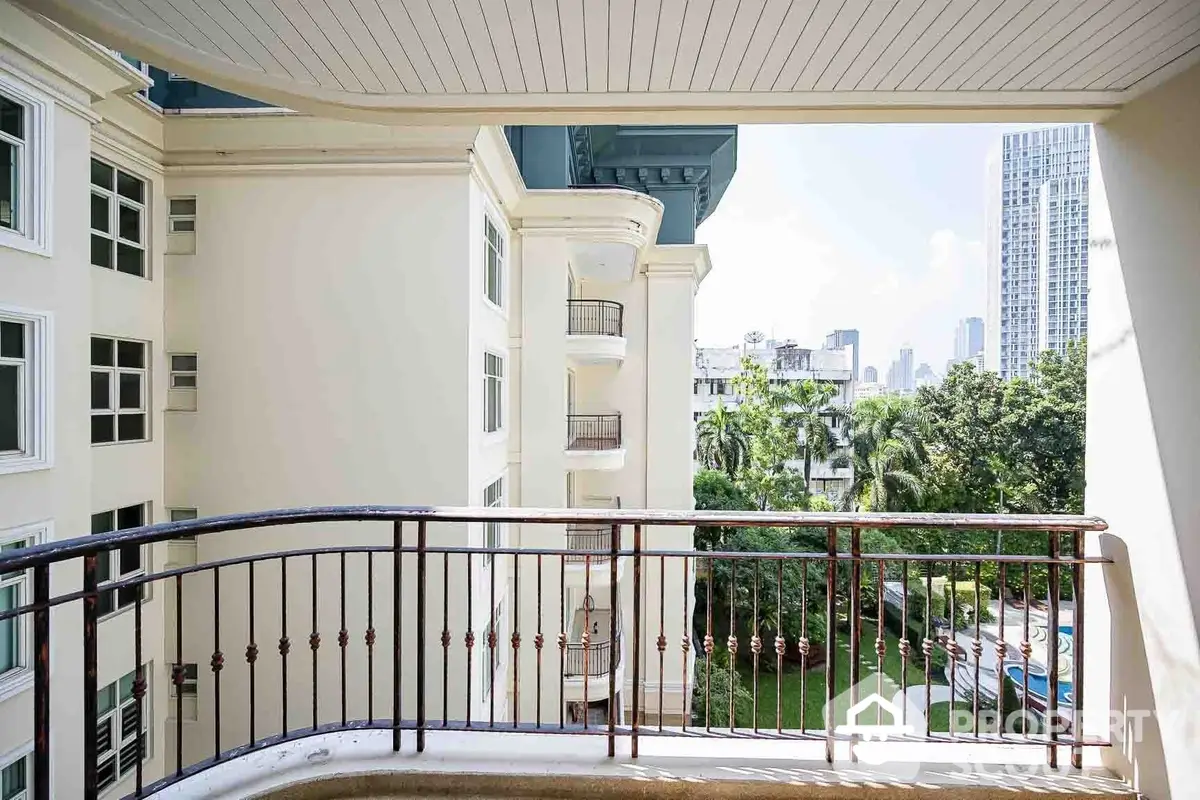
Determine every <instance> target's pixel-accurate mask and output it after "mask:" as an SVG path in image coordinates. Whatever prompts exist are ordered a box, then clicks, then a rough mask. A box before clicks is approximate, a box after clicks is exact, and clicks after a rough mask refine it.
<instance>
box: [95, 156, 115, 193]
mask: <svg viewBox="0 0 1200 800" xmlns="http://www.w3.org/2000/svg"><path fill="white" fill-rule="evenodd" d="M92 183H93V184H95V185H96V186H103V187H104V188H105V189H112V188H113V168H112V167H110V166H109V165H108V164H105V163H104V162H103V161H97V160H96V159H94V158H93V159H92Z"/></svg>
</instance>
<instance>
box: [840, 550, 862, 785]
mask: <svg viewBox="0 0 1200 800" xmlns="http://www.w3.org/2000/svg"><path fill="white" fill-rule="evenodd" d="M862 613H863V612H862V531H860V530H859V529H858V528H851V529H850V705H851V707H853V706H854V705H856V704H857V703H858V680H859V676H860V674H861V673H860V668H861V662H862V650H861V647H862ZM834 638H837V637H836V635H834ZM857 741H858V737H857V736H856V735H855V734H853V733H852V734H850V744H849V749H850V760H851V761H852V762H857V761H858V753H857V752H856V751H855V749H854V745H855V743H856V742H857Z"/></svg>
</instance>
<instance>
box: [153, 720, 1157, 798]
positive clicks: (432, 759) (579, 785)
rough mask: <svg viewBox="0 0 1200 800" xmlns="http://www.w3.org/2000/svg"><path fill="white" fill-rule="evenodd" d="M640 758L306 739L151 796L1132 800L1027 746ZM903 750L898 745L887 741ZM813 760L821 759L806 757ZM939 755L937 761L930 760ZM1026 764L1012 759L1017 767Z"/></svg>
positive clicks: (520, 739)
mask: <svg viewBox="0 0 1200 800" xmlns="http://www.w3.org/2000/svg"><path fill="white" fill-rule="evenodd" d="M640 744H641V752H640V757H639V758H638V759H637V760H636V761H634V760H633V759H631V758H630V757H629V740H628V739H618V741H617V756H616V758H613V759H610V758H607V756H606V752H607V751H606V738H605V737H604V736H595V735H591V736H586V735H579V736H537V735H525V736H513V735H510V734H495V733H465V732H439V731H436V730H433V731H430V732H429V733H428V734H427V745H426V750H425V752H424V753H423V754H420V755H418V754H416V753H415V752H414V750H415V736H414V734H413V733H411V732H405V733H404V735H403V743H402V747H401V750H400V752H399V753H394V752H393V751H392V748H391V733H390V732H389V731H380V730H376V731H359V732H343V733H333V734H327V735H323V736H314V737H312V738H309V739H305V740H300V741H294V742H290V743H287V744H284V745H280V746H278V747H273V748H270V749H268V750H264V751H260V752H257V753H252V754H250V755H248V756H246V757H244V758H241V759H238V760H236V761H231V762H229V763H226V764H222V765H219V766H217V767H214V768H212V769H210V770H208V771H206V772H204V773H201V774H200V775H197V776H194V777H193V778H190V779H187V780H185V781H182V782H181V783H179V784H176V785H175V786H172V787H170V788H168V789H166V790H164V791H163V792H161V793H160V794H159V795H158V797H160V798H172V799H173V800H174V799H175V798H248V797H253V798H260V799H261V800H284V799H285V798H286V800H333V799H334V798H362V799H363V800H366V799H367V798H376V800H382V798H416V797H428V796H435V795H436V796H444V797H458V798H464V799H465V798H563V800H571V799H572V798H579V797H587V798H589V800H622V799H623V798H641V797H655V798H659V797H661V798H678V800H692V798H696V800H724V799H725V798H729V800H735V799H736V798H742V797H755V798H765V799H766V800H774V798H780V799H781V800H782V799H783V798H822V800H824V799H827V798H828V799H829V800H834V799H836V800H842V799H843V798H845V799H846V800H849V799H850V798H854V799H855V800H858V798H869V799H871V800H874V799H875V798H879V799H880V800H883V799H884V798H903V799H904V800H926V799H928V800H958V798H969V799H970V800H993V799H995V800H999V799H1000V798H1005V800H1014V798H1034V797H1036V798H1048V799H1050V800H1066V799H1067V798H1070V799H1071V800H1075V799H1076V798H1078V799H1079V800H1082V799H1083V798H1089V800H1095V798H1097V797H1105V798H1121V799H1122V800H1125V799H1128V800H1134V798H1136V797H1137V794H1136V792H1133V791H1132V790H1130V789H1129V787H1128V786H1126V785H1125V784H1124V783H1122V782H1121V781H1119V780H1117V779H1115V778H1113V777H1111V776H1110V775H1109V774H1108V773H1107V772H1105V771H1103V770H1089V769H1085V770H1083V771H1070V770H1066V769H1064V770H1049V769H1047V768H1046V767H1045V766H1043V765H1042V764H1041V763H1040V761H1041V759H1042V758H1043V754H1044V751H1043V749H1042V748H1041V747H1022V748H1020V749H1019V750H1020V752H1014V751H1012V750H1010V751H1008V752H1009V753H1011V762H1012V763H1008V764H1002V763H998V762H997V759H996V758H995V750H994V748H993V749H992V755H991V756H990V757H989V760H988V761H984V762H982V763H979V764H976V765H974V766H967V765H965V764H962V763H958V762H964V761H973V760H981V759H983V758H984V756H983V751H984V750H986V749H988V748H986V747H984V748H977V747H976V746H973V745H962V744H953V745H945V746H941V747H938V748H936V750H937V751H938V752H934V751H931V750H930V749H929V746H928V745H925V746H924V747H925V749H924V750H923V751H922V753H923V755H922V758H924V759H925V760H924V762H923V763H916V762H903V763H892V764H885V765H882V766H868V765H865V764H853V763H851V762H850V761H849V760H848V759H847V760H844V761H840V762H835V764H834V765H833V766H829V765H827V764H826V763H825V762H824V761H823V760H822V759H821V758H820V756H819V755H814V754H810V753H807V752H806V748H807V747H808V746H809V745H813V746H814V747H820V744H819V743H818V742H804V743H796V742H780V741H763V740H756V741H741V742H738V741H731V740H718V739H682V738H655V737H643V738H642V740H641V743H640ZM896 746H897V747H903V746H904V745H896ZM814 753H816V750H814ZM934 759H937V762H938V763H934ZM1018 761H1020V762H1027V763H1016V762H1018Z"/></svg>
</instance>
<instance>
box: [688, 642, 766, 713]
mask: <svg viewBox="0 0 1200 800" xmlns="http://www.w3.org/2000/svg"><path fill="white" fill-rule="evenodd" d="M730 681H732V682H733V716H734V720H735V724H737V723H743V724H744V723H745V721H746V720H749V719H751V718H752V717H753V715H754V698H753V697H751V696H750V692H749V691H748V690H747V689H746V687H745V686H744V685H743V684H742V676H741V675H739V674H738V672H737V670H733V671H732V672H730V670H729V654H728V652H721V653H718V652H717V651H716V650H714V651H713V658H712V666H711V668H709V667H708V660H707V659H706V658H705V657H704V656H703V655H698V656H697V657H696V666H695V673H694V675H693V677H692V725H693V726H697V727H699V726H701V725H708V726H711V727H714V728H728V727H729V684H730ZM706 697H707V702H706Z"/></svg>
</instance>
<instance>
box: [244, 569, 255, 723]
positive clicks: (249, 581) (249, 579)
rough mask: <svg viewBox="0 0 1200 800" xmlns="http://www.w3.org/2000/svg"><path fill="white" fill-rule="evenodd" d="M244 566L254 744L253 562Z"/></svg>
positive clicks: (247, 654)
mask: <svg viewBox="0 0 1200 800" xmlns="http://www.w3.org/2000/svg"><path fill="white" fill-rule="evenodd" d="M246 568H247V569H246V593H247V600H248V602H249V606H248V608H247V612H248V614H249V622H250V625H249V631H248V632H249V634H250V636H249V644H247V645H246V664H247V666H248V667H249V671H250V675H249V678H250V684H249V687H248V688H249V693H250V739H249V742H248V743H249V744H254V743H255V742H256V741H258V737H257V736H255V731H254V722H255V711H254V709H255V701H256V700H257V692H256V691H255V689H256V687H255V683H254V664H255V662H256V661H258V645H257V644H256V642H257V641H258V640H257V639H255V638H254V562H253V561H249V562H247V563H246Z"/></svg>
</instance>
